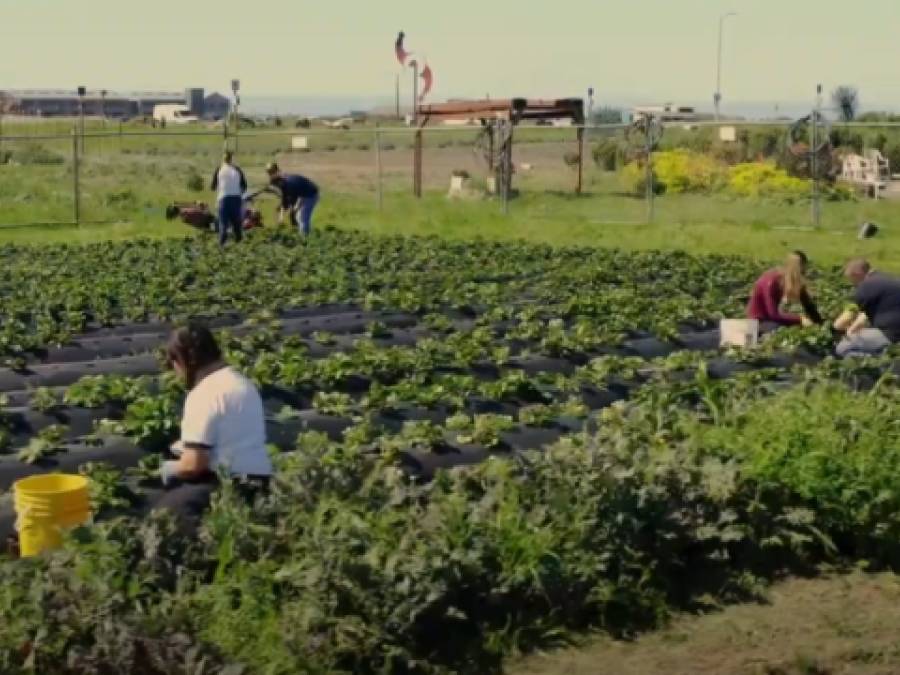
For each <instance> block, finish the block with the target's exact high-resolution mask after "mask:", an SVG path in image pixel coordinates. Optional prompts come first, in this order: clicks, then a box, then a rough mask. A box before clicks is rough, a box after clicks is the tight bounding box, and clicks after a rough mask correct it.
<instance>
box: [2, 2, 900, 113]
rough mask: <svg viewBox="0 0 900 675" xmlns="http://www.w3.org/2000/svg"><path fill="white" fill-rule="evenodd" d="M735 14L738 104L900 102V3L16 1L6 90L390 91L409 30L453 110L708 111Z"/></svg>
mask: <svg viewBox="0 0 900 675" xmlns="http://www.w3.org/2000/svg"><path fill="white" fill-rule="evenodd" d="M730 10H733V11H737V12H739V16H737V17H735V18H733V19H730V20H729V22H728V23H727V27H726V32H725V49H724V64H723V69H724V72H723V92H724V96H725V101H726V107H727V102H728V101H732V102H735V101H759V102H776V101H781V102H785V103H787V102H792V101H793V102H797V101H805V100H811V98H812V97H813V94H814V87H815V83H816V82H818V81H821V82H823V83H824V85H825V87H826V90H828V89H830V88H831V87H833V86H835V85H837V84H842V83H851V84H855V85H857V86H858V87H859V89H860V92H861V98H862V101H863V104H864V105H866V106H867V107H873V106H881V107H894V106H895V104H896V105H897V106H898V107H900V89H898V86H897V85H898V84H900V68H898V67H897V64H898V63H900V38H898V35H897V31H898V29H900V0H858V1H857V2H856V3H848V2H840V3H838V2H836V1H834V0H817V1H812V0H779V1H776V0H731V1H726V0H632V1H631V2H626V1H618V2H610V1H608V0H590V1H588V0H557V1H556V2H540V3H538V2H513V1H512V0H488V1H485V0H443V1H441V0H418V1H416V2H413V1H412V0H384V1H383V2H373V1H371V0H368V1H364V0H318V1H316V2H311V1H310V0H267V1H266V2H258V3H252V4H250V5H249V6H247V5H246V4H245V3H240V4H238V3H234V4H230V3H226V2H221V1H220V2H214V1H213V0H179V1H177V0H149V1H146V2H140V1H136V0H0V88H4V87H9V88H17V87H74V86H76V85H78V84H85V85H87V86H89V87H97V88H101V87H105V88H108V89H115V88H131V89H136V88H147V89H149V88H165V89H179V88H182V87H184V86H187V85H192V84H197V85H199V86H205V87H207V88H210V89H212V88H217V89H227V88H228V82H229V81H230V79H231V77H235V76H236V77H240V78H241V80H242V82H243V86H244V93H245V95H246V96H250V97H252V96H264V95H302V96H320V95H323V96H360V97H379V96H390V95H391V93H392V91H393V82H394V76H395V74H396V73H397V72H398V67H397V64H396V61H395V60H394V59H393V55H392V42H393V39H394V37H395V35H396V33H397V31H398V30H399V29H401V28H402V29H403V30H405V31H406V33H407V35H408V38H407V43H408V47H409V48H410V49H412V50H414V51H418V52H419V53H421V54H422V55H424V56H426V57H427V58H428V60H429V62H430V63H431V66H432V68H433V70H434V72H435V77H436V84H435V92H434V98H435V99H437V100H440V99H443V98H446V97H448V96H481V95H484V94H486V93H490V94H491V95H492V96H495V97H500V96H507V95H517V96H518V95H526V96H558V95H583V94H584V91H585V89H586V88H587V87H588V86H590V85H593V86H594V87H595V89H596V91H597V99H598V101H600V102H601V103H602V102H603V101H618V102H639V101H644V102H649V103H653V102H660V101H666V100H674V101H691V102H694V101H697V102H703V101H711V97H712V92H713V90H714V87H715V51H716V30H717V25H718V16H719V15H720V14H721V13H723V12H726V11H730ZM407 81H408V80H407V79H406V78H405V79H404V82H407Z"/></svg>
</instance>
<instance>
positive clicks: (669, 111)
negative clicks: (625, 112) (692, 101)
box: [631, 103, 703, 122]
mask: <svg viewBox="0 0 900 675" xmlns="http://www.w3.org/2000/svg"><path fill="white" fill-rule="evenodd" d="M631 115H632V119H633V120H635V121H637V120H640V119H643V118H644V117H651V116H652V117H655V118H656V119H658V120H660V121H661V122H696V121H697V120H699V119H702V117H703V116H702V115H700V114H698V113H697V111H696V109H694V108H692V107H691V106H677V105H675V104H673V103H666V104H665V105H648V106H641V107H638V108H634V109H633V110H632V111H631Z"/></svg>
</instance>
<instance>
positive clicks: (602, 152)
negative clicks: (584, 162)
mask: <svg viewBox="0 0 900 675" xmlns="http://www.w3.org/2000/svg"><path fill="white" fill-rule="evenodd" d="M620 152H621V151H620V148H619V144H618V142H617V141H616V140H615V139H613V138H605V139H603V140H602V141H600V142H598V143H597V144H596V145H594V148H593V150H592V151H591V154H592V155H593V157H594V163H595V164H596V165H597V167H598V168H599V169H600V170H601V171H615V170H616V167H617V165H618V163H619V154H620Z"/></svg>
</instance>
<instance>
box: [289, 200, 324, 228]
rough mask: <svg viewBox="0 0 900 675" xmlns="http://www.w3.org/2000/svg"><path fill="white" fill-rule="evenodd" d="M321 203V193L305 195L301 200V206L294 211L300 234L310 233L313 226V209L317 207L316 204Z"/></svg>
mask: <svg viewBox="0 0 900 675" xmlns="http://www.w3.org/2000/svg"><path fill="white" fill-rule="evenodd" d="M318 203H319V195H318V194H315V195H313V196H312V197H304V198H303V199H301V200H300V208H298V209H297V210H296V211H295V212H294V223H295V224H296V225H297V228H298V229H299V230H300V234H303V235H307V234H309V231H310V229H311V228H312V214H313V210H314V209H315V208H316V204H318Z"/></svg>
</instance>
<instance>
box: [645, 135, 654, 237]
mask: <svg viewBox="0 0 900 675" xmlns="http://www.w3.org/2000/svg"><path fill="white" fill-rule="evenodd" d="M655 182H656V181H655V180H654V176H653V141H652V138H651V134H650V132H649V131H648V132H647V222H648V223H652V222H653V217H654V215H655V214H654V212H653V211H654V208H655V205H654V203H653V198H654V196H655V192H656V185H654V183H655Z"/></svg>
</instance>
